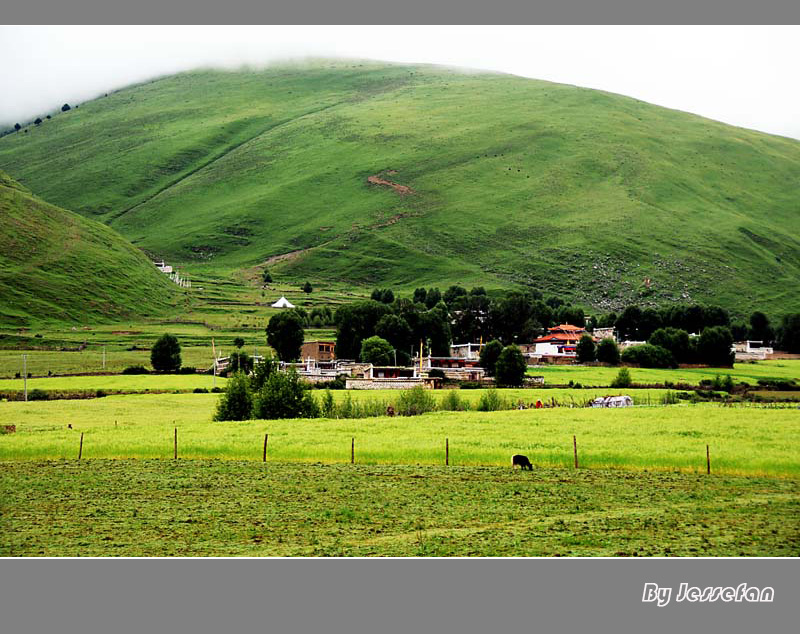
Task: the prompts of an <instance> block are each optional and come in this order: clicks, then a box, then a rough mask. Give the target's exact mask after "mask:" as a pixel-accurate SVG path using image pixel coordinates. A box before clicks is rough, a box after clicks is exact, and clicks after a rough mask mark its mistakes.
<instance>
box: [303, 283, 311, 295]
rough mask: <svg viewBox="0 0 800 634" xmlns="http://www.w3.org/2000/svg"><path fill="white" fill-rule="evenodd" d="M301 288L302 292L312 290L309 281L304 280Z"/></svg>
mask: <svg viewBox="0 0 800 634" xmlns="http://www.w3.org/2000/svg"><path fill="white" fill-rule="evenodd" d="M301 289H302V291H303V292H304V293H311V292H312V291H313V290H314V287H313V286H311V282H306V283H305V284H303V286H302V287H301Z"/></svg>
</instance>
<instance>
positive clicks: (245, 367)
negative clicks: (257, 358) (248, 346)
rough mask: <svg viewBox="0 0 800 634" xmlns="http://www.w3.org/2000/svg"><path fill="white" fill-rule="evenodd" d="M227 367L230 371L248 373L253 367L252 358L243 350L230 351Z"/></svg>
mask: <svg viewBox="0 0 800 634" xmlns="http://www.w3.org/2000/svg"><path fill="white" fill-rule="evenodd" d="M228 369H229V371H230V372H241V373H243V374H250V371H251V370H252V369H253V359H251V358H250V355H249V354H247V353H246V352H245V351H244V350H235V351H234V352H231V356H230V363H229V365H228Z"/></svg>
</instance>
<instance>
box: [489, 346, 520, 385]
mask: <svg viewBox="0 0 800 634" xmlns="http://www.w3.org/2000/svg"><path fill="white" fill-rule="evenodd" d="M527 370H528V364H527V363H526V362H525V357H524V356H523V355H522V351H521V350H520V349H519V348H518V347H517V346H514V345H511V346H506V347H505V348H503V351H502V352H501V353H500V356H499V357H497V363H496V364H495V380H496V382H497V385H500V386H504V387H521V386H522V384H523V382H524V381H525V372H526V371H527Z"/></svg>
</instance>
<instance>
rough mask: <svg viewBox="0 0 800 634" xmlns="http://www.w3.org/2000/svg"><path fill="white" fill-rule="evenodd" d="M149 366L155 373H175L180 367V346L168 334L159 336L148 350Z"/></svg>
mask: <svg viewBox="0 0 800 634" xmlns="http://www.w3.org/2000/svg"><path fill="white" fill-rule="evenodd" d="M150 365H152V366H153V369H154V370H156V372H175V371H177V370H179V369H180V367H181V346H180V344H179V343H178V339H177V338H176V337H174V336H172V335H170V334H168V333H164V334H163V335H161V336H160V337H159V338H158V340H157V341H156V342H155V343H154V344H153V347H152V348H151V349H150Z"/></svg>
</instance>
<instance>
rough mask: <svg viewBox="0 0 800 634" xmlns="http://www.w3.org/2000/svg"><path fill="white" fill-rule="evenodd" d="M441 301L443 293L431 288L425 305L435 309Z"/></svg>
mask: <svg viewBox="0 0 800 634" xmlns="http://www.w3.org/2000/svg"><path fill="white" fill-rule="evenodd" d="M440 301H442V292H441V291H440V290H439V289H438V288H429V289H428V293H427V295H426V296H425V305H426V306H427V307H428V308H433V307H434V306H436V304H438V303H439V302H440Z"/></svg>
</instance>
